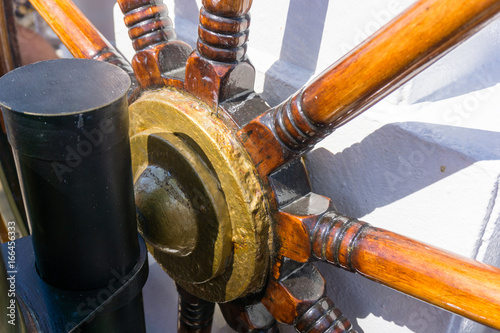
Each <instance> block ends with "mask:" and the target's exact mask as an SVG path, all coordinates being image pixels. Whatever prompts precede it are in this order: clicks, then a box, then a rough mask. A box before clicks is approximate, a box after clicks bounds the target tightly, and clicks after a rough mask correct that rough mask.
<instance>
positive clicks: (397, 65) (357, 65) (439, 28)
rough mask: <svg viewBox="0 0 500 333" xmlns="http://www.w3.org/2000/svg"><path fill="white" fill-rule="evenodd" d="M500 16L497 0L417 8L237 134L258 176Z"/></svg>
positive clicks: (431, 0) (434, 2)
mask: <svg viewBox="0 0 500 333" xmlns="http://www.w3.org/2000/svg"><path fill="white" fill-rule="evenodd" d="M499 11H500V1H499V0H474V1H469V0H458V1H457V0H421V1H418V2H417V3H415V4H414V5H413V6H412V7H410V8H409V9H408V10H406V11H405V12H404V13H402V14H401V15H399V16H398V17H397V18H395V19H394V20H393V21H391V22H390V23H388V24H387V25H386V26H384V27H383V28H382V29H380V30H379V31H378V32H376V33H375V34H374V35H373V36H372V37H370V38H369V39H368V40H366V41H365V42H363V43H362V44H361V45H359V46H358V47H357V48H355V49H354V50H352V51H351V52H350V53H348V54H347V55H346V56H345V57H343V58H342V59H340V60H339V61H338V62H337V63H335V64H333V65H332V66H331V67H330V68H328V69H327V70H326V71H325V72H324V73H323V74H321V75H320V76H319V77H318V78H316V79H315V80H314V81H313V82H312V83H310V84H309V85H307V86H306V87H305V88H303V89H301V90H300V91H299V92H298V93H296V94H295V95H293V96H292V97H291V98H290V99H288V100H287V101H285V102H284V103H282V104H281V105H279V106H278V107H276V108H275V109H273V110H270V111H269V113H268V114H265V115H263V116H261V117H259V118H257V119H255V120H254V121H252V122H251V123H250V124H248V125H247V126H246V127H245V128H243V129H242V130H241V131H240V137H241V139H242V141H243V142H244V143H245V145H246V147H247V149H248V150H249V152H250V154H251V155H252V157H253V159H254V161H255V163H256V164H257V165H259V168H260V169H261V170H260V172H261V174H266V173H268V172H269V171H271V170H273V169H275V168H276V167H278V166H279V165H281V164H283V163H284V162H285V161H286V160H288V159H289V158H290V157H291V156H292V157H293V155H294V153H301V152H303V151H305V150H307V149H309V148H310V147H312V145H314V144H315V143H317V142H318V141H320V140H321V139H322V138H323V137H325V136H326V135H328V134H329V133H331V131H332V130H333V129H335V128H336V127H338V126H340V125H342V124H344V123H345V122H346V121H348V120H349V119H351V118H353V117H354V116H356V115H357V114H359V113H361V112H362V111H364V110H366V109H367V108H368V107H370V106H371V105H373V104H374V103H376V102H377V101H379V100H380V99H382V98H383V97H385V96H387V95H388V94H389V93H390V92H391V91H393V90H394V89H396V88H398V87H399V86H400V85H401V84H403V83H404V82H406V81H407V80H408V79H410V78H411V77H413V76H414V75H416V74H418V73H419V72H420V71H422V70H423V69H425V68H426V67H427V66H429V65H430V64H432V63H433V62H434V61H436V60H437V59H439V58H440V57H441V56H442V55H444V54H445V53H446V52H447V51H449V50H450V49H452V48H453V47H454V46H456V45H457V44H459V43H460V42H462V41H464V40H465V39H466V38H468V37H470V36H471V35H472V34H474V33H475V32H477V31H478V30H479V29H480V28H482V27H483V26H484V25H485V24H487V23H488V22H489V21H491V20H492V19H493V18H494V17H495V15H496V14H497V13H498V12H499ZM262 142H265V143H264V144H265V148H264V149H261V146H260V144H261V143H262ZM270 151H271V152H272V154H270V153H269V152H270Z"/></svg>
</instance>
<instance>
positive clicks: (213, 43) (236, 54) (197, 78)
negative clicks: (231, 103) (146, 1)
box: [185, 0, 255, 108]
mask: <svg viewBox="0 0 500 333" xmlns="http://www.w3.org/2000/svg"><path fill="white" fill-rule="evenodd" d="M202 3H203V7H202V8H201V11H200V25H199V27H198V37H199V38H198V43H197V48H196V51H195V52H194V53H193V54H192V55H191V56H190V57H189V59H188V63H187V66H186V85H185V86H186V89H187V90H188V91H190V92H192V93H193V94H195V95H196V96H197V97H199V98H201V99H202V100H203V101H205V102H206V103H208V104H209V105H210V106H212V107H214V108H216V107H217V106H218V105H219V104H220V103H222V102H223V101H225V100H227V99H230V98H231V97H234V96H236V95H238V94H241V93H243V92H246V91H251V90H252V89H253V85H254V80H255V69H254V68H253V66H252V65H251V64H250V62H249V61H248V60H247V57H246V49H247V46H246V42H247V40H248V34H249V30H248V28H249V25H250V16H249V14H248V11H249V10H250V7H251V5H252V1H251V0H235V1H229V0H223V1H216V0H204V1H203V2H202Z"/></svg>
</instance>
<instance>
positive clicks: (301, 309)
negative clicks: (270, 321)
mask: <svg viewBox="0 0 500 333" xmlns="http://www.w3.org/2000/svg"><path fill="white" fill-rule="evenodd" d="M280 275H281V277H280V278H279V279H277V280H276V279H271V281H269V283H268V287H267V290H266V294H265V295H264V298H263V299H262V303H263V304H264V305H265V306H266V308H267V309H268V310H269V312H270V313H271V314H272V315H273V316H274V318H276V319H277V320H279V321H280V322H282V323H285V324H290V325H294V326H295V329H296V330H297V332H300V333H306V332H307V333H309V332H314V333H326V332H328V333H356V331H355V330H354V329H353V327H352V325H351V323H350V322H349V320H347V318H345V317H344V316H343V315H342V312H341V311H340V310H339V309H337V308H335V306H334V304H333V302H332V301H331V300H330V299H329V298H328V297H327V296H326V287H325V279H324V278H323V276H322V275H321V273H320V272H319V271H318V270H317V269H316V267H314V265H312V264H310V263H306V264H300V263H296V262H293V261H291V260H285V261H284V262H283V263H282V267H281V274H280Z"/></svg>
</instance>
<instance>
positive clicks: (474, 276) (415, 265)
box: [312, 212, 500, 329]
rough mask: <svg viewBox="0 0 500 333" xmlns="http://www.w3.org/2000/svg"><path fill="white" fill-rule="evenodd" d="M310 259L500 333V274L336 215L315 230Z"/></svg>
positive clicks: (491, 268) (318, 225) (402, 237)
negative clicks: (363, 277) (354, 273)
mask: <svg viewBox="0 0 500 333" xmlns="http://www.w3.org/2000/svg"><path fill="white" fill-rule="evenodd" d="M312 251H313V255H314V257H316V258H318V259H320V260H324V261H327V262H329V263H331V264H334V265H336V266H340V267H342V268H344V269H346V270H349V271H352V272H357V273H359V274H361V275H363V276H365V277H367V278H369V279H371V280H374V281H377V282H379V283H382V284H385V285H386V286H389V287H391V288H393V289H396V290H399V291H401V292H403V293H405V294H408V295H411V296H414V297H416V298H418V299H421V300H423V301H426V302H429V303H431V304H434V305H437V306H439V307H440V308H443V309H446V310H448V311H451V312H454V313H457V314H460V315H462V316H465V317H467V318H470V319H473V320H475V321H477V322H480V323H483V324H485V325H489V326H490V327H494V328H496V329H500V269H499V268H496V267H493V266H490V265H486V264H482V263H480V262H478V261H475V260H472V259H469V258H466V257H462V256H459V255H456V254H452V253H449V252H446V251H443V250H440V249H437V248H435V247H432V246H430V245H427V244H423V243H420V242H417V241H415V240H413V239H410V238H407V237H404V236H401V235H398V234H395V233H393V232H390V231H387V230H383V229H379V228H375V227H372V226H370V225H369V224H367V223H364V222H361V221H358V220H356V219H351V218H348V217H346V216H343V215H341V214H338V213H335V212H328V213H326V214H325V215H323V216H322V218H321V219H320V220H319V222H318V223H317V224H316V225H315V227H314V231H313V238H312Z"/></svg>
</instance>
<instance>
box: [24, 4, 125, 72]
mask: <svg viewBox="0 0 500 333" xmlns="http://www.w3.org/2000/svg"><path fill="white" fill-rule="evenodd" d="M30 2H31V4H32V5H33V7H35V9H36V10H37V11H38V13H40V15H41V16H42V17H43V19H44V20H45V21H46V22H47V23H48V24H49V26H50V27H51V28H52V30H54V32H55V33H56V34H57V36H58V37H59V38H60V39H61V41H62V42H63V43H64V45H66V47H67V48H68V50H69V51H70V52H71V54H72V55H73V56H74V57H75V58H87V59H95V60H100V61H105V62H109V63H112V64H114V65H117V66H119V67H121V68H122V69H124V70H125V71H127V72H128V73H132V69H131V68H130V65H129V64H128V62H127V61H126V60H125V59H124V58H123V57H122V56H121V55H120V54H119V53H118V52H117V51H116V49H115V48H114V47H113V46H112V45H111V44H110V43H109V42H108V41H107V40H106V39H105V38H104V37H103V36H102V35H101V33H99V31H98V30H97V29H96V28H95V27H94V26H93V25H92V23H90V21H89V20H88V19H87V18H86V17H85V16H84V15H83V14H82V12H81V11H80V10H79V9H78V7H76V6H75V4H74V3H73V2H71V1H70V0H31V1H30Z"/></svg>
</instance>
